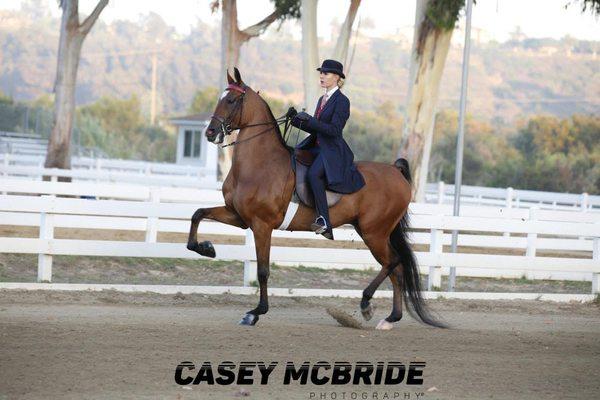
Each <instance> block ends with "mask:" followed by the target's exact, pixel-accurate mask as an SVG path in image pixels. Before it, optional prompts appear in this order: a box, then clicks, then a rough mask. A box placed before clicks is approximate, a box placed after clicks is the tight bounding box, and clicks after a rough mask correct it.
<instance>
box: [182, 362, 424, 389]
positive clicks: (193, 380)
mask: <svg viewBox="0 0 600 400" xmlns="http://www.w3.org/2000/svg"><path fill="white" fill-rule="evenodd" d="M277 366H278V362H277V361H271V362H263V361H247V362H240V363H234V362H232V361H223V362H221V363H219V364H217V365H213V364H212V363H211V362H210V361H205V362H203V363H202V364H200V365H199V366H196V365H195V364H194V363H192V362H191V361H183V362H181V363H179V365H177V368H175V382H176V383H177V384H179V385H201V384H202V385H232V384H236V385H254V384H256V385H267V384H268V383H269V379H270V378H271V377H272V376H280V377H281V381H279V382H281V383H283V384H284V385H290V384H296V383H297V384H300V385H306V384H312V385H328V384H329V385H398V384H400V383H402V382H404V383H405V384H406V385H422V384H423V372H424V369H425V363H424V362H411V363H409V364H408V365H407V364H404V363H401V362H395V361H388V362H383V361H379V362H376V363H370V362H356V363H349V362H345V361H335V362H334V363H333V364H332V363H329V362H327V361H319V362H316V363H313V364H311V363H310V362H308V361H305V362H303V363H301V364H299V363H297V364H295V363H294V362H291V361H288V362H286V364H285V367H284V368H280V369H281V372H279V373H277V372H275V371H276V370H277ZM274 372H275V373H274ZM273 379H278V378H273Z"/></svg>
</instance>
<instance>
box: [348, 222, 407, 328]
mask: <svg viewBox="0 0 600 400" xmlns="http://www.w3.org/2000/svg"><path fill="white" fill-rule="evenodd" d="M357 231H358V230H357ZM358 232H360V231H358ZM360 233H361V236H362V238H363V240H364V242H365V244H366V245H367V246H368V247H369V250H371V253H372V254H373V257H375V259H376V260H377V262H378V263H379V264H381V267H382V268H381V270H380V271H379V273H378V274H377V276H375V278H374V279H373V280H372V281H371V283H369V285H368V286H367V287H366V288H365V290H363V296H362V299H361V301H360V311H361V313H362V315H363V317H364V318H365V320H367V321H368V320H370V319H371V318H372V317H373V306H372V305H371V299H372V298H373V295H374V294H375V291H376V290H377V288H379V286H380V285H381V283H382V282H383V281H384V279H385V278H386V277H387V276H388V275H389V274H390V272H391V271H392V269H393V267H394V266H395V265H397V263H398V260H397V259H396V257H395V253H394V251H393V250H392V248H391V247H390V245H389V242H388V239H387V237H388V235H386V234H377V233H368V234H367V233H364V232H360Z"/></svg>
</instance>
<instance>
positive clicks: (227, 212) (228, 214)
mask: <svg viewBox="0 0 600 400" xmlns="http://www.w3.org/2000/svg"><path fill="white" fill-rule="evenodd" d="M205 218H206V219H212V220H214V221H219V222H223V223H224V224H228V225H233V226H237V227H239V228H243V229H245V228H247V226H246V224H245V223H244V221H243V220H242V218H241V217H240V216H239V215H238V213H237V212H235V211H234V210H232V209H230V208H227V207H226V206H221V207H211V208H199V209H197V210H196V212H195V213H194V215H193V216H192V225H191V226H190V235H189V237H188V243H187V248H188V250H191V251H195V252H196V253H198V254H200V255H201V256H205V257H211V258H214V257H215V256H216V253H215V248H214V247H213V245H212V243H211V242H210V241H208V240H205V241H204V242H201V243H198V225H199V224H200V221H201V220H203V219H205Z"/></svg>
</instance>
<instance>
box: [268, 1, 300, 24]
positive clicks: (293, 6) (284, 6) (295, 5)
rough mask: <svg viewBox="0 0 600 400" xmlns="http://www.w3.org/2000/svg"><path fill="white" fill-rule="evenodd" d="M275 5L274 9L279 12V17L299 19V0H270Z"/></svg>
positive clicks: (282, 19)
mask: <svg viewBox="0 0 600 400" xmlns="http://www.w3.org/2000/svg"><path fill="white" fill-rule="evenodd" d="M271 1H272V2H273V3H274V5H275V10H277V12H278V13H279V19H280V20H281V21H284V20H286V19H299V18H300V16H301V13H300V0H271Z"/></svg>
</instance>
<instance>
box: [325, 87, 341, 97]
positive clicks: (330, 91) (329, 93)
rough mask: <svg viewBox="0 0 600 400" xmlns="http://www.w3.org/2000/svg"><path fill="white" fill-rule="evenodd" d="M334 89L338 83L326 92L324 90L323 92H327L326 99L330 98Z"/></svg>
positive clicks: (336, 88)
mask: <svg viewBox="0 0 600 400" xmlns="http://www.w3.org/2000/svg"><path fill="white" fill-rule="evenodd" d="M336 90H338V85H335V86H334V87H332V88H331V89H329V90H328V91H327V92H325V94H327V99H330V98H331V95H332V94H334V93H335V91H336Z"/></svg>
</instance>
